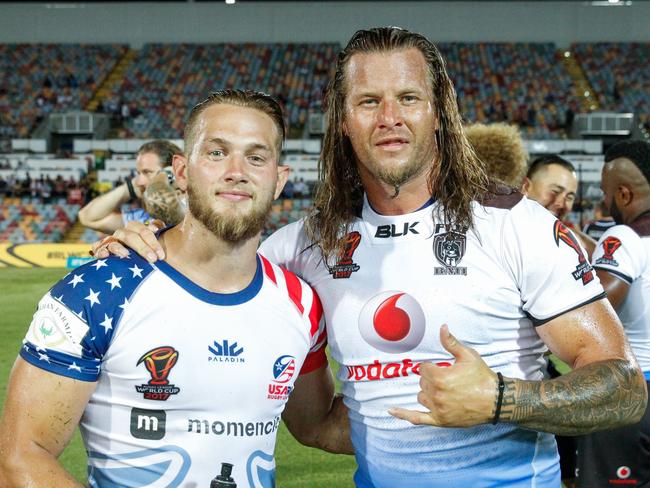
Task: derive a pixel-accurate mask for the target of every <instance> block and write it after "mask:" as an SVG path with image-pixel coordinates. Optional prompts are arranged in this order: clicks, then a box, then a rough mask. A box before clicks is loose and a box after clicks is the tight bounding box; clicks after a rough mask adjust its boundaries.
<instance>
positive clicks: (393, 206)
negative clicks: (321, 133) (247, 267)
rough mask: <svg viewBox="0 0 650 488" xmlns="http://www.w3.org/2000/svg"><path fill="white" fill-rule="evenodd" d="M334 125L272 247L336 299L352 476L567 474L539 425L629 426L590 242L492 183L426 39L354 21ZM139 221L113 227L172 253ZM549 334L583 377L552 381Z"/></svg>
mask: <svg viewBox="0 0 650 488" xmlns="http://www.w3.org/2000/svg"><path fill="white" fill-rule="evenodd" d="M327 117H328V124H327V126H328V128H327V132H326V135H325V139H324V147H323V154H322V167H321V177H322V181H321V182H320V184H319V186H318V192H317V195H316V199H315V207H316V211H315V212H314V213H313V214H312V215H311V216H310V217H309V218H308V219H307V220H306V221H302V222H299V223H296V224H291V225H289V226H287V227H285V228H283V229H281V230H279V231H278V232H276V233H275V234H274V235H273V236H271V237H270V238H269V239H267V240H266V241H265V242H264V243H263V246H262V252H263V253H264V254H265V255H266V256H267V257H269V259H270V260H272V261H273V260H275V261H276V262H278V263H282V264H283V265H286V266H287V267H289V268H290V269H292V270H294V271H295V272H296V273H298V274H300V275H301V276H302V277H303V278H305V280H306V281H308V282H310V283H311V284H312V286H314V287H315V288H316V289H317V290H318V292H319V295H320V296H321V299H322V300H323V308H324V312H325V316H326V322H327V328H328V340H329V344H330V347H331V351H332V354H333V356H334V357H335V359H336V360H337V361H338V362H339V363H341V366H342V367H341V369H340V370H339V379H340V380H341V381H342V382H343V395H344V399H345V404H346V406H347V407H348V409H349V418H350V429H351V436H352V441H353V444H354V449H355V454H356V458H357V462H358V470H357V473H356V474H355V482H356V484H357V486H359V487H391V488H392V487H395V486H408V487H409V488H425V487H426V488H430V487H438V486H440V487H449V486H472V487H483V486H492V487H503V486H531V485H535V486H538V487H542V486H548V487H551V486H553V487H557V486H559V484H560V479H559V468H558V465H557V450H556V449H555V443H554V441H553V437H552V436H551V435H549V434H545V433H544V432H551V433H564V434H572V435H576V434H580V433H585V432H589V431H593V430H597V429H600V428H609V427H614V426H618V425H622V424H625V423H631V422H635V421H637V420H638V419H639V418H640V416H641V414H642V412H643V410H644V409H645V405H646V402H647V391H646V388H645V382H644V381H643V376H642V374H641V372H640V370H639V368H638V365H637V364H636V361H635V359H634V356H633V355H632V353H631V351H630V350H629V346H628V344H627V342H626V340H625V337H624V334H623V332H622V328H621V326H620V323H619V322H618V321H617V319H616V316H615V314H614V313H613V311H612V309H611V307H610V306H609V304H608V303H607V301H606V300H602V298H603V293H602V288H601V287H600V285H599V283H598V282H597V280H596V279H595V277H594V275H593V270H592V269H591V266H590V265H589V263H588V262H586V260H585V258H584V256H583V254H582V251H581V248H580V246H579V245H578V244H577V243H576V242H575V239H574V238H573V235H572V234H570V233H569V232H568V231H567V229H566V227H565V226H564V225H562V224H561V223H560V222H559V221H556V220H555V219H554V217H552V216H551V215H550V214H549V213H548V212H546V211H545V210H544V209H542V208H541V207H540V206H539V205H537V204H534V203H532V202H529V201H528V200H526V199H523V198H522V196H521V195H520V194H518V193H516V192H511V191H510V190H508V189H501V190H495V191H489V190H488V179H487V177H486V175H485V172H484V169H483V168H482V166H481V164H480V163H479V162H478V161H477V159H476V157H475V156H474V154H473V152H472V150H471V148H470V146H469V144H468V143H467V141H466V139H465V137H464V134H463V130H462V126H461V121H460V116H459V114H458V109H457V102H456V97H455V93H454V90H453V87H452V84H451V81H450V79H449V77H448V76H447V73H446V71H445V68H444V61H443V60H442V58H441V56H440V54H439V52H438V50H437V49H436V48H435V46H433V45H432V44H431V43H430V42H429V41H428V40H427V39H426V38H424V37H423V36H421V35H418V34H415V33H411V32H408V31H405V30H402V29H399V28H376V29H370V30H363V31H359V32H357V33H356V34H355V35H354V36H353V37H352V39H351V40H350V42H349V43H348V45H347V46H346V48H344V49H343V51H341V53H340V54H339V59H338V63H337V70H336V73H335V77H334V79H333V80H332V82H331V84H330V86H329V89H328V99H327ZM134 229H135V231H134ZM140 232H142V229H141V228H140V227H138V226H132V227H131V229H130V230H123V231H118V233H117V236H118V237H120V238H122V239H125V240H126V241H128V242H129V243H131V244H133V246H135V247H136V248H137V249H138V250H139V252H142V253H144V252H147V251H148V250H149V245H151V246H152V249H154V250H156V251H158V252H161V251H162V250H161V248H160V247H159V246H158V245H157V244H156V243H155V242H152V241H151V237H152V234H149V236H148V237H147V238H146V242H147V244H144V243H145V241H144V240H142V239H141V238H140ZM143 234H144V235H146V233H144V232H143ZM108 247H111V249H112V250H113V251H114V252H118V249H117V245H116V243H109V244H108ZM106 248H107V245H106V243H104V244H103V245H100V246H99V248H98V250H100V251H101V252H102V253H103V252H105V251H106ZM444 323H447V324H449V326H448V327H447V326H445V325H442V324H444ZM449 330H451V331H453V332H454V334H455V336H458V337H459V339H460V341H459V340H457V339H455V337H454V336H453V335H451V334H450V333H449ZM461 341H462V342H465V343H467V344H469V345H470V346H471V347H468V346H466V345H464V344H463V343H461ZM546 345H548V346H549V347H550V349H552V350H553V351H554V352H555V353H556V354H557V355H558V356H560V357H561V358H562V359H564V360H565V361H566V362H568V363H569V364H571V365H572V366H573V367H574V371H573V372H572V373H570V374H568V375H566V376H564V377H562V378H558V379H556V380H548V381H541V378H542V373H541V368H542V367H543V365H544V361H543V353H544V352H545V350H546ZM440 366H447V367H440ZM499 375H501V376H499ZM418 402H419V403H418ZM420 404H421V405H424V407H425V408H426V409H427V411H426V412H418V411H415V409H419V408H422V407H421V406H420ZM393 407H397V408H393ZM389 409H390V410H389ZM389 412H390V414H389ZM391 414H392V415H391ZM398 417H399V418H398ZM405 420H408V421H410V422H411V423H413V424H419V425H412V424H411V423H409V422H407V421H405ZM491 424H498V425H491ZM536 431H539V432H536Z"/></svg>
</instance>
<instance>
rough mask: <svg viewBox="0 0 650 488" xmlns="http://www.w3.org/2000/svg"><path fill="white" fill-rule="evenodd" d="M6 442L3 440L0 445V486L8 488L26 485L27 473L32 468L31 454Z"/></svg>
mask: <svg viewBox="0 0 650 488" xmlns="http://www.w3.org/2000/svg"><path fill="white" fill-rule="evenodd" d="M6 444H7V443H6V442H3V445H2V446H1V447H0V486H2V487H7V488H10V487H21V486H24V484H25V483H24V479H25V475H26V473H28V472H29V468H30V462H29V455H28V453H25V452H22V450H21V449H18V448H17V447H16V446H15V445H14V446H7V445H6Z"/></svg>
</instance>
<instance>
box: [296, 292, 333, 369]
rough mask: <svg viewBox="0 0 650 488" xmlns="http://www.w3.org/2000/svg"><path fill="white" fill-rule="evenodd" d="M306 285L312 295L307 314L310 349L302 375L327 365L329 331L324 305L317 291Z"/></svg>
mask: <svg viewBox="0 0 650 488" xmlns="http://www.w3.org/2000/svg"><path fill="white" fill-rule="evenodd" d="M305 285H306V286H307V287H308V288H309V290H310V294H311V295H312V298H311V305H310V307H309V313H308V314H307V318H308V319H309V336H310V349H309V352H308V353H307V357H306V358H305V362H304V363H303V365H302V368H301V370H300V374H306V373H310V372H312V371H314V370H316V369H318V368H320V367H321V366H323V365H324V364H327V355H326V354H325V346H326V345H327V331H326V328H325V318H324V315H323V305H322V304H321V301H320V298H318V294H317V293H316V291H315V290H314V289H313V288H312V287H310V286H309V285H307V284H306V283H305Z"/></svg>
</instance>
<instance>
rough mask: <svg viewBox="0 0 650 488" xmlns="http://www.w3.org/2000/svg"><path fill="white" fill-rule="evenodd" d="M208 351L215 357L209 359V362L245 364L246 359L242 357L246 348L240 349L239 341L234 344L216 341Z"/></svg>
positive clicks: (225, 340)
mask: <svg viewBox="0 0 650 488" xmlns="http://www.w3.org/2000/svg"><path fill="white" fill-rule="evenodd" d="M208 351H210V352H211V353H212V354H213V356H211V357H209V358H208V361H220V362H229V363H243V362H244V358H243V357H240V356H241V354H242V353H243V352H244V348H243V347H240V346H239V344H237V341H235V342H233V343H232V344H231V343H230V341H229V340H228V339H224V340H223V341H221V342H217V341H214V342H213V343H212V346H208Z"/></svg>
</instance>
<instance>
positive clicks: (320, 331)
mask: <svg viewBox="0 0 650 488" xmlns="http://www.w3.org/2000/svg"><path fill="white" fill-rule="evenodd" d="M259 256H260V259H261V260H262V265H263V267H264V274H265V275H266V276H267V277H268V278H269V279H270V280H271V281H272V282H273V283H274V284H275V285H276V286H277V287H278V289H280V290H282V291H285V292H286V293H287V296H288V297H289V299H290V300H291V301H292V302H293V304H294V305H295V307H296V309H297V310H298V313H299V314H300V315H301V317H302V318H303V320H304V322H305V326H306V327H308V328H309V337H310V349H309V353H308V354H307V357H306V358H305V362H304V364H303V365H302V368H301V370H300V374H301V375H302V374H306V373H310V372H312V371H314V370H316V369H318V368H320V367H321V366H323V365H324V364H327V356H326V355H325V346H326V345H327V331H326V329H325V320H324V316H323V305H322V304H321V301H320V298H318V295H317V294H316V292H315V291H314V289H313V288H312V287H311V286H309V285H308V284H307V283H306V282H304V281H303V280H302V279H300V278H298V277H297V276H296V275H295V274H293V273H292V272H291V271H287V270H286V269H284V268H282V267H280V266H278V265H276V264H273V263H271V262H270V261H269V260H268V259H266V258H265V257H264V256H262V255H259Z"/></svg>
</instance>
